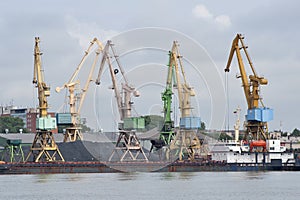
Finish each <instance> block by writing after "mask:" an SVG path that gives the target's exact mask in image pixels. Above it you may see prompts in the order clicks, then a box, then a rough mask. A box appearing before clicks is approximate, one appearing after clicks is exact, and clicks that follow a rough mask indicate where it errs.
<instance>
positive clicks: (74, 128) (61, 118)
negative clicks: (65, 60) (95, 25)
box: [56, 38, 103, 142]
mask: <svg viewBox="0 0 300 200" xmlns="http://www.w3.org/2000/svg"><path fill="white" fill-rule="evenodd" d="M94 44H97V46H98V47H97V49H96V51H95V53H96V56H95V58H94V61H93V64H92V66H91V69H90V72H89V75H88V78H87V80H86V82H85V85H84V88H82V89H80V92H79V93H77V94H75V91H77V90H78V87H80V86H79V84H80V81H79V80H75V78H77V76H78V74H79V72H80V70H81V68H82V66H83V64H84V62H85V60H86V58H87V57H88V55H89V53H90V51H91V49H92V47H93V45H94ZM102 51H103V45H102V43H101V42H100V41H99V40H98V39H97V38H94V39H93V40H92V41H91V42H90V45H89V47H88V49H87V50H86V51H85V54H84V56H83V57H82V59H81V61H80V63H79V65H78V66H77V68H76V70H75V72H74V73H73V74H72V76H71V78H70V79H69V81H68V82H67V83H65V84H64V85H63V86H62V87H57V88H56V92H60V91H61V90H62V89H63V88H67V89H68V91H69V107H70V113H58V114H57V123H58V125H65V126H67V128H66V132H65V135H64V142H69V141H70V142H74V141H76V140H82V139H83V137H82V133H81V122H80V111H81V108H82V105H83V102H84V100H85V96H86V93H87V91H88V88H89V85H90V82H92V81H93V79H92V76H93V73H94V70H95V65H96V63H97V61H98V57H99V54H100V53H101V52H102Z"/></svg>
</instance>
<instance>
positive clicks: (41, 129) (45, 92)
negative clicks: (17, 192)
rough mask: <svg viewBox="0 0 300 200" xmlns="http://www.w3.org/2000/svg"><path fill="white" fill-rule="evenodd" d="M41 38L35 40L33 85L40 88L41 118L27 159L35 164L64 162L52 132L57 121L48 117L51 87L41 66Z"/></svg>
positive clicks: (38, 119)
mask: <svg viewBox="0 0 300 200" xmlns="http://www.w3.org/2000/svg"><path fill="white" fill-rule="evenodd" d="M39 43H40V38H39V37H36V38H35V47H34V75H33V84H35V85H36V87H37V88H38V99H39V107H38V109H39V116H38V118H37V121H36V130H37V133H36V135H35V137H34V140H33V143H32V145H31V148H30V151H29V153H28V156H27V158H26V161H28V160H29V159H30V158H31V157H33V161H34V162H39V161H47V162H51V161H64V158H63V156H62V155H61V153H60V151H59V148H58V146H57V144H56V143H55V140H54V137H53V134H52V132H51V130H53V129H56V119H55V118H52V117H50V115H48V112H47V110H48V100H47V97H49V96H50V87H49V86H47V85H46V83H45V81H44V74H43V69H42V65H41V55H42V53H41V52H40V48H39Z"/></svg>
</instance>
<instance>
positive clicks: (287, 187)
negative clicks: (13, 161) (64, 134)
mask: <svg viewBox="0 0 300 200" xmlns="http://www.w3.org/2000/svg"><path fill="white" fill-rule="evenodd" d="M0 179H1V181H0V199H1V200H2V199H3V200H11V199H24V200H33V199H39V200H41V199H53V200H54V199H55V200H56V199H59V200H64V199H72V200H77V199H84V200H89V199H100V200H102V199H109V200H113V199H134V200H138V199H149V200H150V199H151V200H154V199H155V200H156V199H162V200H166V199H172V200H176V199H189V200H191V199H205V200H210V199H211V200H215V199H222V200H224V199H230V200H234V199H238V200H243V199H251V200H259V199H263V200H268V199H272V200H277V199H288V200H292V199H299V198H300V172H195V173H191V172H189V173H112V174H50V175H1V176H0Z"/></svg>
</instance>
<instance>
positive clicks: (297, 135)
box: [291, 128, 300, 137]
mask: <svg viewBox="0 0 300 200" xmlns="http://www.w3.org/2000/svg"><path fill="white" fill-rule="evenodd" d="M291 136H294V137H299V136H300V130H299V129H297V128H295V129H294V130H293V132H292V134H291Z"/></svg>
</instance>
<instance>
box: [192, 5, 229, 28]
mask: <svg viewBox="0 0 300 200" xmlns="http://www.w3.org/2000/svg"><path fill="white" fill-rule="evenodd" d="M192 13H193V15H194V17H195V18H197V19H205V20H209V21H211V22H214V23H216V24H217V25H218V26H220V27H225V28H227V27H230V25H231V20H230V17H229V16H228V15H217V16H214V14H213V13H211V12H210V11H209V10H208V9H207V8H206V6H205V5H202V4H198V5H196V6H195V7H194V8H193V10H192Z"/></svg>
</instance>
